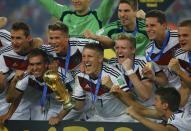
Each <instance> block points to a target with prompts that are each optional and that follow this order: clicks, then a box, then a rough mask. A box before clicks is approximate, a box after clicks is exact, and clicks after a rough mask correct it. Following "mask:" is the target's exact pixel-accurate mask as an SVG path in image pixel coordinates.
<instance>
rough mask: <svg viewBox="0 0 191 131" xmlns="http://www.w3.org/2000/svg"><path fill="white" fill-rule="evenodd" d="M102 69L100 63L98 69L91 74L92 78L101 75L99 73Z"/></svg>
mask: <svg viewBox="0 0 191 131" xmlns="http://www.w3.org/2000/svg"><path fill="white" fill-rule="evenodd" d="M101 70H102V65H98V67H97V70H96V71H95V72H94V73H92V74H91V75H90V77H91V78H92V79H97V78H98V77H99V74H100V72H101Z"/></svg>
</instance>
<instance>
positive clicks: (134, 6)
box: [119, 0, 138, 11]
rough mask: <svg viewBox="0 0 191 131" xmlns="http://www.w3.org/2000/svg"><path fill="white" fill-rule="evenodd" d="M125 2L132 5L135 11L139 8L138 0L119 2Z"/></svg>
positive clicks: (121, 0) (121, 1) (122, 1)
mask: <svg viewBox="0 0 191 131" xmlns="http://www.w3.org/2000/svg"><path fill="white" fill-rule="evenodd" d="M123 3H126V4H128V5H130V6H131V8H132V9H133V10H134V11H136V10H138V0H120V2H119V4H123Z"/></svg>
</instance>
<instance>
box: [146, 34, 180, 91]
mask: <svg viewBox="0 0 191 131" xmlns="http://www.w3.org/2000/svg"><path fill="white" fill-rule="evenodd" d="M169 33H170V35H169V37H168V38H167V45H166V46H165V48H164V50H163V52H162V53H161V47H158V45H157V44H156V42H155V41H151V42H150V43H149V44H148V46H147V47H146V49H145V53H146V57H148V56H149V55H151V56H150V58H149V59H151V60H154V59H155V58H156V57H158V56H160V53H161V56H160V57H159V59H158V60H156V61H155V62H156V63H157V64H158V65H159V67H160V68H162V69H163V71H164V72H165V74H166V76H167V78H168V81H169V86H170V87H175V88H176V89H178V88H180V86H181V83H180V79H179V77H178V76H177V75H176V74H175V73H174V72H172V71H170V70H169V69H168V64H169V62H170V60H171V59H172V58H174V56H175V52H176V50H177V49H179V48H180V45H179V40H178V33H177V31H176V30H173V31H170V32H169ZM151 53H152V54H151Z"/></svg>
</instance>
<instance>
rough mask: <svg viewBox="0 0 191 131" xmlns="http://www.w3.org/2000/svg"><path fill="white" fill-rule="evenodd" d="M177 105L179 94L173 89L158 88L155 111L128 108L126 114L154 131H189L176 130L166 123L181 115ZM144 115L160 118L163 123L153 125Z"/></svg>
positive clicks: (178, 103) (173, 126)
mask: <svg viewBox="0 0 191 131" xmlns="http://www.w3.org/2000/svg"><path fill="white" fill-rule="evenodd" d="M179 105H180V94H179V92H178V91H177V90H176V89H175V88H172V87H167V88H159V89H157V91H156V96H155V108H156V109H153V110H151V109H146V108H145V109H144V108H143V109H142V110H140V109H137V108H129V109H128V110H127V113H128V114H129V115H131V116H132V117H133V118H135V119H137V120H138V121H139V122H141V123H142V124H143V125H145V126H147V127H148V128H150V129H151V130H154V131H178V130H180V131H189V130H185V129H184V130H182V129H183V128H182V129H177V127H176V125H171V124H170V123H168V122H167V121H171V120H173V119H176V115H178V114H182V113H180V112H178V108H179ZM144 115H146V116H149V117H152V118H158V119H159V118H160V119H161V120H163V121H162V122H161V123H155V122H153V121H151V120H149V119H147V118H145V117H144Z"/></svg>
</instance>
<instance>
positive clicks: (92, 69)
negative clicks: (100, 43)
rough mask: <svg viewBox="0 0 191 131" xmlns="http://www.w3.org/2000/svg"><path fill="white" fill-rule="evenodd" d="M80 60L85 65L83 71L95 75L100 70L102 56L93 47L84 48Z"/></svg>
mask: <svg viewBox="0 0 191 131" xmlns="http://www.w3.org/2000/svg"><path fill="white" fill-rule="evenodd" d="M82 62H83V64H84V66H85V73H86V74H88V75H90V76H92V77H97V76H98V74H99V72H100V71H101V67H102V62H103V56H101V55H100V54H99V53H98V52H97V51H95V50H93V49H88V48H85V49H84V50H83V52H82Z"/></svg>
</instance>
